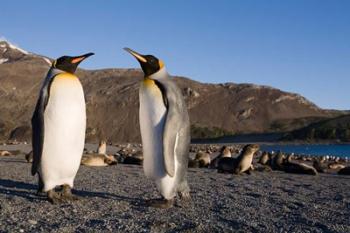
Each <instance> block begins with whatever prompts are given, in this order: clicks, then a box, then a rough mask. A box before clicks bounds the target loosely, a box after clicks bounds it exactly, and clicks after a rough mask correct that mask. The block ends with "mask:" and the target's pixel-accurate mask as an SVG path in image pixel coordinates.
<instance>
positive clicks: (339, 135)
mask: <svg viewBox="0 0 350 233" xmlns="http://www.w3.org/2000/svg"><path fill="white" fill-rule="evenodd" d="M283 140H303V141H311V142H312V141H320V140H327V141H329V140H340V141H342V142H350V115H344V116H340V117H336V118H332V119H326V120H323V121H320V122H317V123H313V124H310V125H308V126H306V127H304V128H301V129H298V130H294V131H292V132H290V133H287V134H286V135H285V136H284V137H283Z"/></svg>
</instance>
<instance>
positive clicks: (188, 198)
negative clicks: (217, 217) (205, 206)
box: [179, 192, 192, 202]
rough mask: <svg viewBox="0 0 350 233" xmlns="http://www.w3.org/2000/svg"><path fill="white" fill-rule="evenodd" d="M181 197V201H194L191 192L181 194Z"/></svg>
mask: <svg viewBox="0 0 350 233" xmlns="http://www.w3.org/2000/svg"><path fill="white" fill-rule="evenodd" d="M179 196H180V199H181V200H182V201H185V202H190V201H191V200H192V199H191V195H190V193H189V192H179Z"/></svg>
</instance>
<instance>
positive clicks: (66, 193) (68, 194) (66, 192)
mask: <svg viewBox="0 0 350 233" xmlns="http://www.w3.org/2000/svg"><path fill="white" fill-rule="evenodd" d="M62 199H64V200H66V201H77V200H79V197H77V196H76V195H74V194H73V193H72V188H71V187H70V186H69V185H67V184H64V185H63V190H62Z"/></svg>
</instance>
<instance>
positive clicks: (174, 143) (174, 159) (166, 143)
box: [124, 48, 190, 208]
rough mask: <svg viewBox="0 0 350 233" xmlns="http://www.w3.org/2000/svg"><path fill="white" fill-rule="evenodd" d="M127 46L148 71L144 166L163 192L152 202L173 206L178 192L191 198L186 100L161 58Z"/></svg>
mask: <svg viewBox="0 0 350 233" xmlns="http://www.w3.org/2000/svg"><path fill="white" fill-rule="evenodd" d="M124 49H125V50H126V51H127V52H129V53H130V54H131V55H133V56H134V57H135V58H136V59H137V60H138V61H139V63H140V65H141V68H142V70H143V72H144V79H143V81H142V82H141V85H140V90H139V98H140V109H139V117H140V129H141V138H142V147H143V156H144V161H143V169H144V173H145V175H146V177H148V178H151V179H153V180H154V181H155V183H156V186H157V189H158V190H159V191H160V193H161V196H162V198H161V199H154V200H150V201H149V205H150V206H153V207H158V208H169V207H171V206H173V204H174V198H175V196H176V194H177V193H178V194H179V196H180V198H183V199H185V200H190V188H189V186H188V183H187V168H188V154H189V146H190V121H189V116H188V112H187V108H186V104H185V101H184V98H183V96H182V92H181V90H180V89H179V88H178V87H177V85H176V84H175V82H174V81H173V80H172V79H171V77H170V75H169V74H168V73H167V71H166V69H165V67H164V63H163V62H162V61H161V60H159V59H157V58H156V57H154V56H153V55H141V54H139V53H137V52H135V51H133V50H131V49H129V48H124Z"/></svg>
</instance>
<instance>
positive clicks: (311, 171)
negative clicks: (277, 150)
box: [284, 154, 318, 176]
mask: <svg viewBox="0 0 350 233" xmlns="http://www.w3.org/2000/svg"><path fill="white" fill-rule="evenodd" d="M292 158H293V155H292V154H291V155H289V156H288V157H287V161H286V163H285V164H284V171H285V172H287V173H296V174H307V175H315V176H316V175H317V174H318V173H317V171H316V169H315V168H314V167H312V166H310V165H307V164H305V163H297V162H293V161H292Z"/></svg>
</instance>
